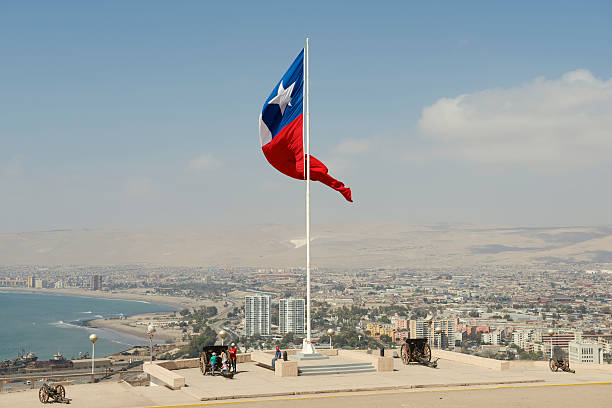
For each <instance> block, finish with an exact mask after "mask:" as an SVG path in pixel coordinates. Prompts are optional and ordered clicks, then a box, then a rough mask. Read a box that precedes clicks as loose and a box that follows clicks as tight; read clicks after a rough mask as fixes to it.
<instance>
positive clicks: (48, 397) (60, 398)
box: [38, 383, 70, 404]
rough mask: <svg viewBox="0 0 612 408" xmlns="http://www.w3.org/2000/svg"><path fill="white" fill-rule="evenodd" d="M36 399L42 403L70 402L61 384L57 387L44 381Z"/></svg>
mask: <svg viewBox="0 0 612 408" xmlns="http://www.w3.org/2000/svg"><path fill="white" fill-rule="evenodd" d="M38 399H39V400H40V402H42V403H43V404H46V403H47V402H59V403H63V404H70V398H66V389H65V388H64V386H63V385H61V384H60V385H58V386H57V387H53V386H52V385H49V384H47V383H44V384H43V385H42V387H40V389H39V390H38Z"/></svg>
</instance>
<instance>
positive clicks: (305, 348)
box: [295, 339, 329, 360]
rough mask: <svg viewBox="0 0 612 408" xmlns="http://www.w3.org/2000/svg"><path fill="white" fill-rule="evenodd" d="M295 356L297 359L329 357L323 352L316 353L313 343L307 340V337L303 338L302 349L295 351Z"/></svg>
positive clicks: (323, 358) (322, 358)
mask: <svg viewBox="0 0 612 408" xmlns="http://www.w3.org/2000/svg"><path fill="white" fill-rule="evenodd" d="M295 358H296V359H297V360H325V359H328V358H329V357H328V356H326V355H325V354H319V353H317V350H316V349H315V347H314V344H312V343H311V342H309V341H308V340H307V339H304V343H302V351H301V352H299V353H296V355H295Z"/></svg>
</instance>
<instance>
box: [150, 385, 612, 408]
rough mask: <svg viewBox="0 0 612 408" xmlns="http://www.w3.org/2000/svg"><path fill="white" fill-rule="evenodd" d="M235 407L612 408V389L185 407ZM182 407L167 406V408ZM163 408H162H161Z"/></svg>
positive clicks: (466, 391) (468, 391) (541, 388)
mask: <svg viewBox="0 0 612 408" xmlns="http://www.w3.org/2000/svg"><path fill="white" fill-rule="evenodd" d="M222 405H233V406H236V407H241V408H251V407H252V408H262V407H266V408H268V407H269V408H313V407H316V408H332V407H333V408H338V407H342V408H378V407H381V408H383V407H384V408H391V407H401V408H430V407H452V408H481V407H482V408H485V407H486V408H491V407H503V408H506V407H512V408H514V407H521V408H523V407H537V408H553V407H554V408H560V407H563V408H568V407H576V408H582V407H588V408H612V385H610V384H605V385H591V384H582V385H563V386H557V385H536V386H516V387H511V386H506V387H483V388H463V389H452V390H418V391H407V392H380V393H371V394H351V395H346V394H345V395H315V396H305V397H299V398H284V399H282V398H281V399H261V400H256V401H254V400H250V401H249V400H243V401H232V400H229V401H219V402H206V403H198V404H189V405H182V406H183V407H187V406H189V407H196V406H203V407H204V406H222ZM179 406H181V405H170V406H163V407H164V408H169V407H179ZM158 407H160V408H161V407H162V406H158Z"/></svg>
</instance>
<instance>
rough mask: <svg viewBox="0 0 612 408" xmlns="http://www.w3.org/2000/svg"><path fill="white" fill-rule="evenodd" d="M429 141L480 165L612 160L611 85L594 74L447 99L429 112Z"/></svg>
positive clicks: (424, 121)
mask: <svg viewBox="0 0 612 408" xmlns="http://www.w3.org/2000/svg"><path fill="white" fill-rule="evenodd" d="M419 129H420V133H421V135H422V136H423V137H425V138H426V139H429V140H433V141H436V142H439V143H440V144H441V145H442V151H443V154H445V155H448V156H452V157H458V158H461V159H466V160H470V161H475V162H481V163H522V164H535V165H538V164H544V165H580V164H585V163H590V162H598V161H605V160H610V158H611V157H612V79H609V80H607V81H602V80H599V79H597V78H595V77H593V75H592V74H591V73H590V72H589V71H588V70H577V71H572V72H568V73H566V74H565V75H563V76H562V77H561V78H559V79H553V80H548V79H545V78H537V79H535V80H533V81H531V82H529V83H527V84H525V85H523V86H518V87H514V88H509V89H487V90H484V91H480V92H475V93H471V94H464V95H460V96H457V97H455V98H442V99H440V100H438V101H437V102H436V103H434V104H433V105H431V106H428V107H426V108H424V109H423V112H422V115H421V118H420V120H419Z"/></svg>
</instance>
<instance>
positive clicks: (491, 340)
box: [482, 330, 503, 346]
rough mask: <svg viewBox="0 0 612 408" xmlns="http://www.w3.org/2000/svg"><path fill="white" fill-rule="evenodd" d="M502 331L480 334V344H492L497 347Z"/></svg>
mask: <svg viewBox="0 0 612 408" xmlns="http://www.w3.org/2000/svg"><path fill="white" fill-rule="evenodd" d="M502 334H503V331H501V330H495V331H492V332H490V333H482V342H483V343H485V344H492V345H494V346H499V345H500V344H501V340H502Z"/></svg>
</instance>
